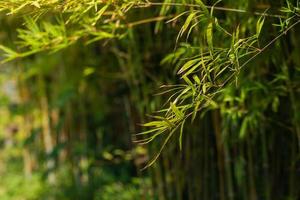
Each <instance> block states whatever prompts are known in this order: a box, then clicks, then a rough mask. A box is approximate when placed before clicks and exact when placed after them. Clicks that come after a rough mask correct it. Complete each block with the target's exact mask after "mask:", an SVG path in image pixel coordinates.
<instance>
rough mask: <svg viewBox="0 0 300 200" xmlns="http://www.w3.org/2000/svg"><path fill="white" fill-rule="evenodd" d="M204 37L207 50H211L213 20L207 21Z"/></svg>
mask: <svg viewBox="0 0 300 200" xmlns="http://www.w3.org/2000/svg"><path fill="white" fill-rule="evenodd" d="M206 39H207V44H208V48H209V50H210V51H213V22H209V24H208V26H207V28H206Z"/></svg>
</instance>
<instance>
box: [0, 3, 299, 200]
mask: <svg viewBox="0 0 300 200" xmlns="http://www.w3.org/2000/svg"><path fill="white" fill-rule="evenodd" d="M158 2H159V1H158ZM165 2H171V1H165ZM182 2H183V3H194V2H193V1H182ZM205 3H207V5H212V3H211V2H205ZM293 3H296V1H295V2H293ZM283 5H285V2H284V1H278V2H273V1H271V0H269V1H268V0H262V1H259V0H252V1H247V3H245V1H242V0H240V1H236V0H228V1H224V2H222V3H221V4H220V6H224V7H234V8H240V9H246V10H253V9H261V10H262V12H263V11H264V9H265V7H270V6H271V7H272V8H274V10H276V9H277V8H278V9H280V7H281V6H283ZM164 9H165V10H164ZM186 9H187V8H185V7H180V8H176V9H174V8H170V7H163V8H161V7H154V8H144V9H136V10H133V11H131V12H129V14H128V20H129V21H138V20H141V19H147V18H151V17H155V16H158V15H161V14H165V15H168V14H170V15H172V16H174V15H175V14H179V13H181V12H183V11H185V10H186ZM216 13H217V14H216V16H217V17H218V18H219V19H220V21H221V23H223V24H224V26H226V27H237V26H239V27H240V34H241V35H244V36H246V35H248V34H249V32H251V31H253V30H255V26H256V20H257V16H254V15H251V14H250V15H248V14H240V13H230V14H229V13H227V12H224V11H221V12H216ZM268 20H269V21H268V22H266V24H265V26H264V29H263V31H262V44H267V42H268V41H270V40H271V39H273V38H274V37H275V36H276V35H277V34H278V28H277V27H275V26H273V25H272V24H274V23H278V19H274V18H271V19H268ZM240 22H243V23H241V24H240ZM176 23H177V24H176ZM176 23H173V24H172V23H169V24H164V23H162V22H154V23H152V22H151V23H144V24H141V25H137V26H134V27H131V28H129V29H128V30H126V37H125V38H123V39H122V40H118V39H109V40H108V41H97V42H94V43H92V44H89V45H86V44H84V42H85V41H86V40H87V38H85V37H83V38H82V39H81V40H80V41H78V42H76V43H75V44H73V45H71V46H68V47H66V48H65V49H63V50H61V51H58V52H55V53H53V52H52V53H49V52H40V53H38V54H33V55H30V56H28V57H25V58H22V59H17V60H14V61H12V62H6V63H2V64H1V66H0V199H1V200H40V199H46V200H47V199H49V200H52V199H53V200H64V199H66V200H90V199H91V200H92V199H95V200H155V199H158V200H175V199H178V200H181V199H182V200H199V199H221V200H226V199H251V200H256V199H257V200H259V199H265V200H271V199H278V200H280V199H282V200H297V199H298V198H299V197H300V154H299V153H300V150H299V146H298V140H299V138H297V134H298V135H299V134H300V123H299V119H300V101H299V98H300V90H299V88H300V60H299V59H300V57H299V55H300V52H299V50H300V48H299V44H300V43H299V42H300V41H299V39H300V38H299V33H300V32H299V31H300V29H299V27H295V29H293V30H292V31H290V32H289V33H287V35H285V36H284V38H282V39H281V40H278V42H276V44H275V45H274V46H272V48H270V49H268V51H266V52H265V53H264V54H263V55H261V56H259V57H257V58H256V59H255V60H253V61H252V62H251V63H249V68H247V69H245V70H244V71H241V73H240V80H239V81H238V84H232V85H229V86H227V87H226V88H225V89H224V91H223V92H222V94H221V95H220V96H219V97H218V98H217V99H216V106H214V107H211V108H209V109H207V110H205V112H202V113H201V114H199V115H198V116H197V117H196V119H195V120H194V122H193V123H191V122H186V125H185V128H184V135H183V140H182V141H183V144H182V145H183V149H182V151H180V149H179V146H178V137H179V134H177V133H176V134H175V135H174V137H172V138H171V140H170V141H169V143H168V144H167V145H166V147H165V149H164V150H163V151H162V153H161V155H160V157H159V158H158V160H157V161H156V162H155V164H154V165H153V166H151V167H149V168H147V169H145V170H141V169H142V168H143V167H144V166H145V165H147V163H148V162H149V160H151V159H152V158H153V157H154V156H155V155H156V154H157V153H158V152H159V150H160V147H161V146H162V143H163V141H164V138H157V139H155V141H154V142H152V143H150V144H147V145H137V144H136V143H134V141H135V140H136V138H135V137H136V136H135V134H136V133H139V132H141V131H144V130H145V129H144V128H143V127H142V126H141V124H143V123H145V122H147V121H148V120H149V117H148V114H152V113H153V112H154V111H156V110H159V109H161V108H162V107H163V105H164V103H165V101H166V99H168V96H165V95H156V94H157V93H159V92H160V86H161V85H165V84H178V83H181V80H180V79H179V78H178V77H177V76H176V72H177V70H178V65H177V63H178V62H177V61H178V60H176V59H175V60H174V59H172V58H171V57H170V56H169V57H166V56H167V55H172V52H174V46H175V40H176V37H177V34H178V32H179V31H180V28H181V26H182V24H184V20H182V21H180V20H179V21H178V22H176ZM0 27H1V30H0V43H1V44H3V45H6V46H9V47H14V49H18V48H19V47H18V43H15V41H16V40H17V32H16V30H17V29H18V28H20V27H23V21H22V17H20V16H19V17H18V16H7V15H5V14H1V15H0ZM228 29H229V30H230V31H234V28H228ZM201 31H202V30H201V28H199V29H197V30H196V31H195V32H193V33H192V34H191V37H190V39H188V40H185V39H182V41H179V43H180V45H179V44H178V46H177V47H178V48H177V49H179V50H178V51H176V52H179V55H184V56H185V57H186V58H187V57H191V56H193V53H195V52H194V50H193V48H191V46H193V45H199V43H201V40H200V39H199V38H198V37H197V34H201ZM222 35H223V33H222V34H221V33H215V36H214V43H215V45H216V46H218V45H220V46H221V45H223V44H225V43H226V44H230V43H231V40H230V39H226V38H224V37H223V36H222ZM0 57H1V58H4V55H0ZM164 58H165V59H164Z"/></svg>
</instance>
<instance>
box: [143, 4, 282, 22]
mask: <svg viewBox="0 0 300 200" xmlns="http://www.w3.org/2000/svg"><path fill="white" fill-rule="evenodd" d="M142 5H143V6H144V7H150V6H186V7H194V8H201V6H200V5H197V4H188V3H187V4H185V3H157V2H147V3H144V4H142ZM205 7H206V8H208V9H214V10H219V11H227V12H236V13H246V14H252V15H257V16H263V17H275V18H286V16H283V15H278V14H267V13H262V12H250V11H247V10H242V9H236V8H226V7H219V6H207V5H206V6H205Z"/></svg>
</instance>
